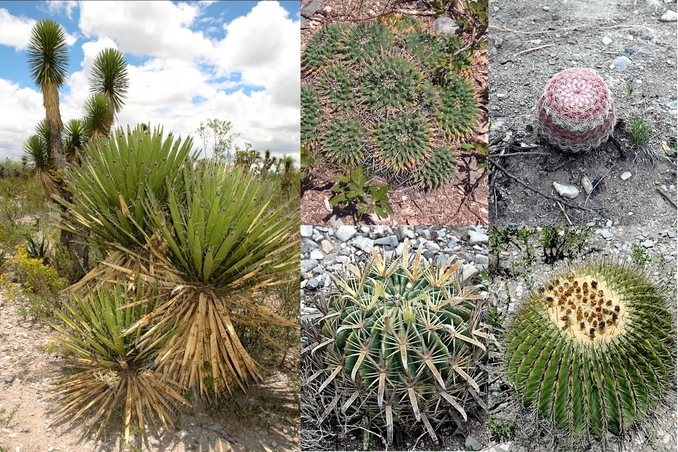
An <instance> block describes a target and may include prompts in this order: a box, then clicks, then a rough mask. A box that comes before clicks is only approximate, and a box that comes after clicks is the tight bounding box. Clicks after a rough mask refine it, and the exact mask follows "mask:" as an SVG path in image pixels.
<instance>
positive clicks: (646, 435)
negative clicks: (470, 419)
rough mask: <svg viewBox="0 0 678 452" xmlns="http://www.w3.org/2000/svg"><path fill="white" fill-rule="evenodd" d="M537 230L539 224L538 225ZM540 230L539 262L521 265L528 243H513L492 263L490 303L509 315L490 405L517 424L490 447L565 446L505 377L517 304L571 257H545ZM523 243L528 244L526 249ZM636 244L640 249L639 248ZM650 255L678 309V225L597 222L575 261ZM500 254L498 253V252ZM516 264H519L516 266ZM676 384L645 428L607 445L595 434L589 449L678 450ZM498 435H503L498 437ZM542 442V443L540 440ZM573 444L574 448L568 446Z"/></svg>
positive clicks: (649, 267)
mask: <svg viewBox="0 0 678 452" xmlns="http://www.w3.org/2000/svg"><path fill="white" fill-rule="evenodd" d="M532 230H534V228H533V229H532ZM537 237H538V234H536V233H535V234H533V235H532V238H531V240H530V242H529V243H530V245H529V246H531V247H532V249H533V250H535V254H534V256H535V257H534V259H533V263H532V264H531V265H529V266H528V267H527V269H526V268H525V267H524V266H521V263H522V262H524V256H525V255H526V253H525V251H524V249H525V248H526V247H525V246H524V245H522V246H521V247H520V248H519V247H518V246H516V245H517V244H516V243H509V244H506V245H504V246H502V247H501V248H499V249H497V253H498V255H499V259H498V267H496V270H495V267H494V265H495V260H494V259H493V261H492V263H491V265H492V268H493V273H494V274H495V277H494V278H493V280H492V283H491V284H490V307H491V308H490V309H492V307H495V308H496V309H497V311H498V315H499V316H500V318H504V319H505V320H504V322H503V324H502V325H501V327H499V328H496V329H495V331H494V336H495V339H496V341H495V340H492V339H491V343H493V344H494V345H495V351H494V353H493V354H491V355H490V357H491V361H493V363H494V364H493V366H492V368H491V369H492V371H491V373H490V375H491V377H490V382H491V384H490V388H489V391H490V410H491V413H490V414H491V415H494V416H495V417H496V419H497V420H498V421H499V422H500V421H508V422H510V423H512V424H513V425H515V428H514V436H513V438H511V441H506V438H503V440H504V442H500V443H498V442H496V441H495V442H492V443H491V447H490V451H494V452H501V451H503V452H507V451H510V452H527V451H536V452H542V451H550V450H563V449H562V448H563V447H565V448H566V449H568V447H567V445H565V444H558V443H557V442H555V443H553V444H552V447H549V446H548V444H551V442H552V441H553V433H552V432H549V431H547V429H546V428H545V427H544V426H540V425H539V423H537V422H535V421H534V418H533V416H531V415H530V413H528V412H527V410H525V409H523V408H521V407H520V405H519V403H518V402H517V401H516V399H515V397H514V395H513V393H512V391H511V390H510V389H509V388H510V384H509V383H508V381H507V380H506V379H505V376H504V374H503V368H502V365H501V358H502V356H503V348H502V346H501V344H502V338H503V336H504V334H505V328H506V326H507V324H508V319H509V318H510V316H511V314H512V313H514V312H515V310H516V307H517V306H519V305H520V303H521V302H522V301H523V300H526V299H527V297H529V295H530V293H531V292H532V291H533V290H535V289H536V288H537V287H538V285H539V284H541V283H542V282H544V281H545V280H547V279H548V275H549V274H550V273H551V272H552V271H553V270H554V269H562V268H563V267H564V266H565V265H567V262H565V261H561V262H559V263H556V264H554V265H548V264H545V263H544V262H543V258H542V256H543V253H542V251H541V248H540V246H539V244H538V242H537ZM521 248H522V249H521ZM634 249H635V250H636V251H635V253H634ZM634 254H635V255H636V257H637V258H638V257H640V258H641V259H644V260H647V263H646V264H645V267H644V270H645V272H646V273H647V274H648V276H649V277H650V279H651V280H652V281H653V282H654V283H655V284H656V286H657V287H660V288H662V290H663V291H664V295H665V297H666V299H667V300H669V301H672V302H671V303H670V309H671V311H672V312H673V314H674V319H675V315H676V301H675V300H676V232H675V229H673V228H671V229H666V228H652V227H635V226H630V227H606V228H592V234H591V236H590V237H589V238H588V240H586V242H585V244H584V246H583V248H582V249H581V251H578V252H575V253H574V256H573V258H572V259H571V260H570V261H569V263H570V264H576V263H578V262H581V261H583V260H585V259H600V258H604V259H608V260H612V261H615V262H620V263H630V262H632V261H633V259H632V256H634ZM493 256H494V253H493ZM512 269H513V270H512ZM676 420H677V419H676V387H675V381H674V382H673V384H672V387H671V388H670V389H669V393H668V394H667V396H666V397H665V401H664V403H663V404H661V405H660V406H659V407H658V408H657V409H656V410H655V412H654V413H653V415H651V416H650V417H649V418H648V419H647V420H646V422H644V423H643V424H642V426H641V427H640V428H639V429H635V430H632V431H629V432H628V433H627V434H626V435H624V436H623V437H614V436H612V435H611V434H610V435H609V436H608V437H607V438H606V440H607V445H606V446H605V447H604V446H603V444H601V442H600V441H597V440H592V441H591V442H590V443H588V444H584V450H591V451H603V450H626V451H629V452H631V451H633V452H650V451H676V450H677V449H678V447H677V446H676V436H677V434H676ZM495 440H499V439H498V438H495ZM537 445H539V446H537ZM568 450H569V449H568Z"/></svg>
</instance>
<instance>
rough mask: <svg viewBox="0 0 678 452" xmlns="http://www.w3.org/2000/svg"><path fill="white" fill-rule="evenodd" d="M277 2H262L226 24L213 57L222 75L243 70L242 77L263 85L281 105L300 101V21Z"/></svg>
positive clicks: (245, 81) (291, 104)
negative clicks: (224, 34)
mask: <svg viewBox="0 0 678 452" xmlns="http://www.w3.org/2000/svg"><path fill="white" fill-rule="evenodd" d="M288 15H289V13H288V12H287V11H286V10H285V9H284V8H283V7H282V6H280V5H279V4H278V3H277V2H259V3H258V4H257V5H256V6H255V7H254V8H253V9H252V11H250V12H249V13H248V14H247V15H246V16H244V17H238V18H237V19H235V20H233V21H232V22H230V23H228V24H226V25H225V26H224V28H225V29H226V32H227V35H226V38H225V39H224V40H222V41H221V42H219V43H218V44H216V45H215V51H214V52H213V53H212V54H211V55H210V58H212V60H213V61H214V62H215V63H216V64H217V65H218V66H219V73H220V75H229V74H230V73H232V72H236V71H242V81H243V82H244V83H247V84H252V85H263V86H265V87H266V89H267V91H269V92H271V94H272V95H273V102H274V103H276V104H278V105H281V106H290V107H291V106H295V105H296V106H298V105H299V58H300V57H299V43H300V36H301V35H300V31H299V22H298V21H294V20H291V19H288V18H287V16H288Z"/></svg>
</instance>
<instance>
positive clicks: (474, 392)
mask: <svg viewBox="0 0 678 452" xmlns="http://www.w3.org/2000/svg"><path fill="white" fill-rule="evenodd" d="M408 247H409V244H408V243H407V242H406V243H405V245H404V247H403V255H402V256H401V257H400V258H396V259H387V258H386V256H385V253H383V252H382V253H378V252H376V251H374V250H372V258H371V260H370V261H369V262H368V263H367V264H365V265H362V266H353V265H348V271H349V276H348V277H336V276H332V279H333V280H334V282H335V284H336V286H337V287H338V289H339V292H338V293H336V294H333V295H330V298H329V301H328V304H327V309H326V312H325V315H324V317H323V318H322V320H321V323H320V327H321V333H320V337H319V338H318V342H319V343H318V344H317V345H316V346H315V347H314V348H313V349H312V351H311V354H312V355H315V357H316V359H319V362H320V363H321V365H320V366H319V367H321V368H322V369H323V370H320V371H319V372H317V373H316V376H319V375H324V380H323V382H322V384H321V385H320V386H319V388H318V392H319V393H322V392H323V391H329V392H330V395H332V396H334V397H333V399H334V400H335V405H336V407H335V408H334V409H335V410H336V412H337V413H340V416H341V417H344V419H346V420H347V421H348V420H349V419H358V420H360V418H361V416H369V417H370V418H371V422H372V423H371V425H370V427H371V428H376V429H383V430H386V433H387V434H386V439H387V442H388V443H391V442H392V440H393V431H394V427H395V426H396V425H399V426H400V427H401V428H403V429H405V430H409V429H411V428H412V427H414V426H416V425H422V424H421V423H423V425H424V426H425V428H426V430H427V431H428V432H429V434H430V435H431V438H432V439H433V440H434V441H437V436H436V433H435V428H434V427H433V426H434V425H437V424H440V423H442V422H445V420H446V419H447V422H451V420H450V418H449V416H452V417H453V418H457V419H462V418H463V419H464V420H466V419H467V416H468V414H467V412H469V411H470V410H471V409H472V408H479V407H482V408H486V404H485V402H484V400H483V398H484V395H483V393H484V386H485V384H486V381H487V374H486V371H485V370H484V368H485V367H484V366H482V365H479V363H481V362H482V361H483V360H484V359H485V356H486V346H485V342H486V339H487V334H486V333H485V332H484V331H482V330H483V327H482V324H481V323H480V316H481V308H480V303H479V302H478V300H479V299H480V298H481V297H480V296H479V295H477V294H476V289H477V286H464V285H463V283H462V280H461V272H460V266H461V262H456V263H454V264H453V259H449V260H448V261H447V262H445V263H444V264H443V265H439V266H437V265H433V264H424V261H423V259H422V249H423V247H420V248H419V250H418V251H417V253H416V255H414V256H412V255H411V254H410V253H408ZM329 409H333V408H332V406H330V408H329ZM383 430H382V431H383Z"/></svg>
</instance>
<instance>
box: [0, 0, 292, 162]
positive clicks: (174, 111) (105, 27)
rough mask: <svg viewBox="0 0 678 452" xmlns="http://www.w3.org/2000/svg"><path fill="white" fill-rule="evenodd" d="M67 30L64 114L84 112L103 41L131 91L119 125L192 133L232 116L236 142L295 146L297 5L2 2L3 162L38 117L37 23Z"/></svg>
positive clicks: (282, 149)
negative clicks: (121, 61)
mask: <svg viewBox="0 0 678 452" xmlns="http://www.w3.org/2000/svg"><path fill="white" fill-rule="evenodd" d="M46 17H49V18H52V19H54V20H55V21H57V22H58V23H60V24H61V25H62V26H63V27H64V30H65V32H66V34H67V43H68V45H69V48H68V51H69V75H68V80H67V82H66V83H65V84H64V86H63V87H62V88H61V89H60V107H61V117H62V119H63V121H64V123H65V122H66V121H68V120H69V119H72V118H79V117H81V116H82V112H83V106H84V103H85V100H86V98H87V97H88V95H89V84H88V78H89V74H90V70H91V67H92V64H93V61H94V58H95V57H96V55H97V54H98V53H99V52H100V51H101V50H102V49H104V48H107V47H115V48H117V49H118V50H120V51H121V52H123V54H124V56H125V58H126V60H127V63H128V74H129V78H130V88H129V91H128V97H127V99H126V100H125V106H124V107H123V109H122V110H121V111H120V113H119V114H118V120H117V122H116V124H115V126H116V127H117V126H120V125H127V124H130V125H134V124H137V123H140V122H150V123H151V124H152V125H163V126H164V128H165V131H166V132H167V131H169V130H172V131H174V132H175V133H177V134H181V135H184V136H186V135H189V134H190V135H192V136H193V138H194V143H196V146H198V147H201V146H202V143H201V141H200V139H199V138H198V136H197V134H196V133H195V131H196V129H197V128H198V126H199V125H200V122H205V121H206V120H207V119H208V118H219V119H222V120H228V121H231V123H232V125H233V128H232V132H235V133H239V134H240V137H239V138H238V139H237V140H236V143H237V144H238V145H239V146H241V147H242V146H244V143H245V142H249V143H251V144H252V147H253V149H257V150H260V151H262V153H263V151H264V150H266V149H269V150H271V152H272V153H273V154H274V155H278V156H280V155H282V154H288V155H291V154H293V155H295V156H296V155H297V154H298V152H299V40H300V33H299V2H298V1H280V2H231V1H229V2H189V3H186V2H63V1H61V2H59V1H57V2H49V3H47V2H0V159H4V158H5V157H11V158H16V159H18V158H21V155H22V153H23V151H22V143H23V142H24V141H25V140H26V138H28V137H29V136H30V135H31V134H32V133H34V129H35V125H36V124H37V123H38V122H39V121H40V120H41V119H43V118H44V115H45V112H44V108H43V106H42V94H41V93H40V91H39V88H38V87H37V86H36V85H35V83H34V82H33V81H32V80H31V78H30V76H29V73H28V64H27V57H26V46H27V44H28V41H29V38H30V33H31V29H32V27H33V25H34V24H35V22H36V21H38V20H40V19H42V18H46Z"/></svg>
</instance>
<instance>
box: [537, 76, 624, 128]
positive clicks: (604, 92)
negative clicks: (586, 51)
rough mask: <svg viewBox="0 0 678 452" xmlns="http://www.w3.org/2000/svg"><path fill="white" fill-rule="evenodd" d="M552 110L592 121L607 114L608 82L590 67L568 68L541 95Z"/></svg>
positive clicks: (572, 118)
mask: <svg viewBox="0 0 678 452" xmlns="http://www.w3.org/2000/svg"><path fill="white" fill-rule="evenodd" d="M542 98H543V99H544V105H545V106H547V108H548V109H549V110H551V114H552V115H553V116H556V117H560V118H562V119H563V120H567V121H572V122H589V121H592V120H593V121H595V120H596V119H599V118H600V117H601V116H607V114H608V113H609V111H610V104H611V103H612V94H611V93H610V90H609V89H608V88H607V85H606V84H605V82H604V81H603V79H602V78H600V77H599V76H598V75H597V74H596V73H595V72H593V71H591V70H589V69H582V68H573V69H566V70H564V71H562V72H559V73H558V74H556V75H555V76H554V77H553V78H552V79H551V80H550V81H549V82H548V83H547V84H546V88H545V89H544V94H543V95H542Z"/></svg>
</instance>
